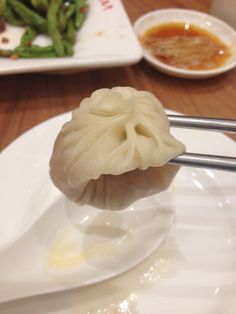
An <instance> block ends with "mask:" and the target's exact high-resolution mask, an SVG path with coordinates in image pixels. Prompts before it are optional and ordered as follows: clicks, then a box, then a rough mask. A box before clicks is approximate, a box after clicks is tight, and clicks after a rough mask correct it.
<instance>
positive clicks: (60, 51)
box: [47, 0, 65, 57]
mask: <svg viewBox="0 0 236 314" xmlns="http://www.w3.org/2000/svg"><path fill="white" fill-rule="evenodd" d="M61 4H62V0H51V2H50V4H49V8H48V14H47V20H48V33H49V35H50V36H51V38H52V41H53V45H54V48H55V51H56V54H57V55H58V57H63V56H64V55H65V51H64V45H63V41H62V36H61V33H60V31H59V27H58V23H57V16H58V13H59V9H60V6H61Z"/></svg>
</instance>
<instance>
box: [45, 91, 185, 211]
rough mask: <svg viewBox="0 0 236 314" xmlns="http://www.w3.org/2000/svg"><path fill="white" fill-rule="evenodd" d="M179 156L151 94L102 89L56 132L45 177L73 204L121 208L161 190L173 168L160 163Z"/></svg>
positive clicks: (180, 148) (179, 149) (181, 149)
mask: <svg viewBox="0 0 236 314" xmlns="http://www.w3.org/2000/svg"><path fill="white" fill-rule="evenodd" d="M184 151H185V146H184V145H183V144H182V143H181V142H179V141H178V140H176V139H175V138H174V137H173V136H172V135H171V134H170V126H169V121H168V118H167V116H166V114H165V111H164V109H163V107H162V105H161V103H160V101H159V100H158V99H157V98H156V97H155V96H154V95H153V94H151V93H149V92H146V91H138V90H136V89H134V88H131V87H114V88H112V89H107V88H104V89H99V90H97V91H95V92H93V93H92V95H91V96H90V97H89V98H85V99H84V100H82V102H81V104H80V106H79V108H78V109H75V110H74V111H73V112H72V119H71V121H69V122H67V123H65V124H64V126H63V127H62V130H61V131H60V133H59V134H58V137H57V139H56V141H55V144H54V148H53V153H52V156H51V160H50V175H51V178H52V180H53V182H54V184H55V185H56V186H57V187H58V188H59V189H60V190H61V191H62V192H63V193H64V194H65V195H66V196H67V197H68V198H69V199H70V200H72V201H74V202H76V203H78V204H89V205H92V206H95V207H98V208H102V209H111V210H112V209H116V210H117V209H123V208H125V207H127V206H129V205H130V204H131V203H133V202H134V201H136V200H138V199H140V198H143V197H146V196H148V195H152V194H155V193H158V192H160V191H163V190H165V189H167V188H168V186H169V185H170V183H171V182H172V180H173V178H174V176H175V175H176V173H177V171H178V169H179V167H177V166H171V165H166V164H167V162H168V161H169V160H170V159H173V158H175V157H176V156H178V155H180V154H182V153H183V152H184Z"/></svg>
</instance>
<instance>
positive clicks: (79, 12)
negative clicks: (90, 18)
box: [75, 0, 87, 30]
mask: <svg viewBox="0 0 236 314" xmlns="http://www.w3.org/2000/svg"><path fill="white" fill-rule="evenodd" d="M86 13H87V4H86V1H85V0H75V14H76V17H75V26H76V29H77V30H78V29H79V28H80V27H81V26H82V24H83V22H84V20H85V16H86Z"/></svg>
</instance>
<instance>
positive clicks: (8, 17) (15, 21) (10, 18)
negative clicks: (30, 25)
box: [3, 6, 25, 26]
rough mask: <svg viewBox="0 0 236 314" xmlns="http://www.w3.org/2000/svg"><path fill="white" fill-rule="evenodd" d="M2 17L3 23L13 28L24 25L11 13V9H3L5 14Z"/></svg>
mask: <svg viewBox="0 0 236 314" xmlns="http://www.w3.org/2000/svg"><path fill="white" fill-rule="evenodd" d="M3 17H4V19H5V21H6V22H7V23H9V24H11V25H14V26H24V25H25V23H24V22H23V21H22V20H21V19H20V18H19V17H17V16H16V15H15V13H14V12H13V11H12V9H11V7H9V6H7V7H6V8H5V12H4V14H3Z"/></svg>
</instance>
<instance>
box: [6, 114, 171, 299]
mask: <svg viewBox="0 0 236 314" xmlns="http://www.w3.org/2000/svg"><path fill="white" fill-rule="evenodd" d="M69 119H70V114H69V113H68V114H64V115H62V116H58V117H56V118H54V119H51V120H49V121H47V122H45V123H42V124H41V125H39V126H37V127H35V128H33V129H32V130H30V131H29V132H27V133H26V134H24V135H23V136H21V137H20V138H19V139H17V140H16V141H15V142H13V143H12V144H11V145H10V146H9V147H8V148H6V150H5V151H4V152H3V153H2V154H1V155H0V173H1V178H0V200H1V201H0V302H3V301H6V300H9V299H15V298H20V297H25V296H30V295H35V294H42V293H45V292H51V291H61V290H66V289H70V288H73V287H82V286H86V285H89V284H92V283H96V282H99V281H103V280H105V279H108V278H111V277H114V276H117V275H118V274H120V273H122V272H125V271H127V270H128V269H130V268H132V267H134V266H135V265H137V264H138V263H140V262H141V261H143V260H144V259H145V258H146V257H147V256H149V255H150V254H151V253H152V252H153V251H154V250H155V249H156V248H157V247H158V246H159V245H160V243H161V242H162V240H163V238H164V236H165V235H166V233H167V231H168V230H169V227H170V226H171V224H172V222H173V204H172V196H171V192H170V191H165V192H163V193H159V194H156V195H153V196H151V197H148V198H143V199H141V200H139V201H136V202H135V203H133V204H131V205H130V206H129V207H128V208H126V209H125V210H122V211H116V212H112V211H105V210H99V209H96V208H94V207H91V206H77V205H76V204H73V203H72V202H70V201H68V200H67V199H66V198H65V197H64V195H63V194H62V193H61V192H60V191H59V190H58V189H57V188H56V187H55V186H54V185H53V183H52V182H51V180H50V177H49V171H48V170H49V159H50V156H51V151H52V148H53V143H54V140H55V137H56V135H57V133H58V132H59V130H60V128H61V126H62V124H64V122H65V121H68V120H69ZM16 156H18V157H17V158H16ZM130 188H132V187H130ZM19 285H20V286H21V288H20V289H19Z"/></svg>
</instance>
